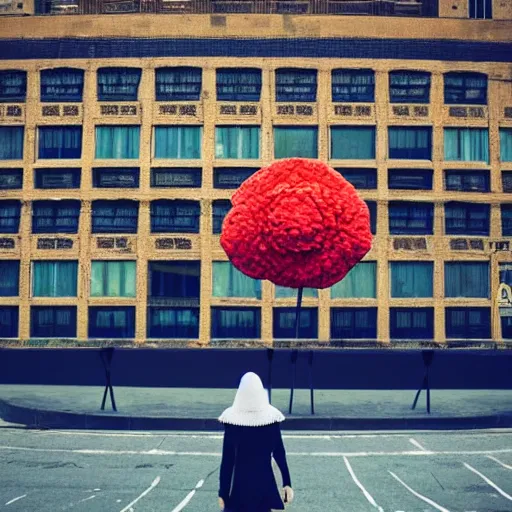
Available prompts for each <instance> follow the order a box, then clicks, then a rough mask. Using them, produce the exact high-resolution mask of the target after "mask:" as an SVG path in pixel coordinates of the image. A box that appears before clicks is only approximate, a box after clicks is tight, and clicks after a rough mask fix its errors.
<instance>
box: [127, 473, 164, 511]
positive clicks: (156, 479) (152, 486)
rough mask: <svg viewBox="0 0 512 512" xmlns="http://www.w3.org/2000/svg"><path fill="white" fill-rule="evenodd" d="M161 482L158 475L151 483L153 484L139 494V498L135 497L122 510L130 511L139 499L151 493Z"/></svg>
mask: <svg viewBox="0 0 512 512" xmlns="http://www.w3.org/2000/svg"><path fill="white" fill-rule="evenodd" d="M159 483H160V477H159V476H157V477H156V478H155V479H154V480H153V482H152V483H151V485H150V486H149V487H148V488H147V489H146V490H145V491H144V492H143V493H142V494H140V495H139V496H137V498H135V499H134V500H133V501H132V502H131V503H129V504H128V505H126V507H124V508H123V510H121V512H128V510H130V509H131V508H132V507H133V505H135V503H137V502H138V501H139V500H141V499H142V498H144V496H146V495H147V494H149V493H150V492H151V491H152V490H153V489H154V488H155V487H156V486H157V485H158V484H159Z"/></svg>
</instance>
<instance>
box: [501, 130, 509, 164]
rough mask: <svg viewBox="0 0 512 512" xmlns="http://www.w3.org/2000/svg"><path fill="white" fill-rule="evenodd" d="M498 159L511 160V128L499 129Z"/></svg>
mask: <svg viewBox="0 0 512 512" xmlns="http://www.w3.org/2000/svg"><path fill="white" fill-rule="evenodd" d="M500 159H501V161H502V162H512V128H501V129H500Z"/></svg>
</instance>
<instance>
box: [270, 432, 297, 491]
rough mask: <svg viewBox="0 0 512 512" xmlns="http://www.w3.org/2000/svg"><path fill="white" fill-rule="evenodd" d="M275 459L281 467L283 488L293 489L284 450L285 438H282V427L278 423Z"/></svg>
mask: <svg viewBox="0 0 512 512" xmlns="http://www.w3.org/2000/svg"><path fill="white" fill-rule="evenodd" d="M273 455H274V459H275V461H276V462H277V465H278V466H279V470H280V471H281V476H282V477H283V487H291V486H292V482H291V479H290V470H289V469H288V463H287V462H286V451H285V449H284V444H283V437H282V436H281V427H280V426H279V423H276V444H275V448H274V453H273Z"/></svg>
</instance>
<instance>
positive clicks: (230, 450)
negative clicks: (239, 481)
mask: <svg viewBox="0 0 512 512" xmlns="http://www.w3.org/2000/svg"><path fill="white" fill-rule="evenodd" d="M235 452H236V441H235V432H234V427H233V426H231V425H227V424H226V425H225V426H224V442H223V445H222V462H221V464H220V487H219V497H220V498H222V499H223V500H224V502H227V501H228V498H229V493H230V491H231V480H232V478H233V469H234V467H235Z"/></svg>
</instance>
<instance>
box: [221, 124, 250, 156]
mask: <svg viewBox="0 0 512 512" xmlns="http://www.w3.org/2000/svg"><path fill="white" fill-rule="evenodd" d="M259 157H260V127H259V126H217V127H216V128H215V158H240V159H242V158H245V159H249V158H253V159H257V158H259Z"/></svg>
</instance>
